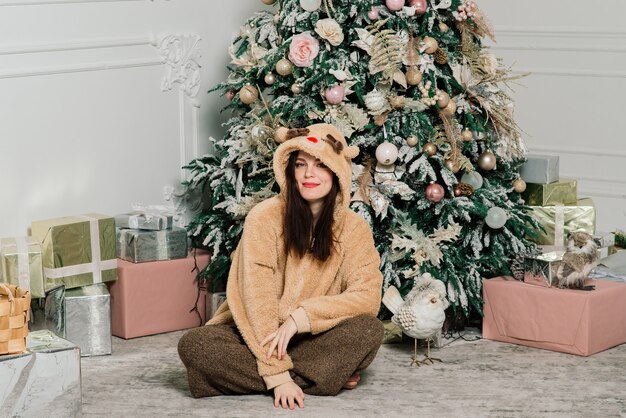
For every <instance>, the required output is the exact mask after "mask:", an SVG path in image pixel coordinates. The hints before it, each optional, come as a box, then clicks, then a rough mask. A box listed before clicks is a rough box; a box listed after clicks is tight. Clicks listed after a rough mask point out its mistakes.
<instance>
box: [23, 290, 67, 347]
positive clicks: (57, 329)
mask: <svg viewBox="0 0 626 418" xmlns="http://www.w3.org/2000/svg"><path fill="white" fill-rule="evenodd" d="M30 308H31V315H30V323H29V324H28V329H29V331H39V330H44V329H46V330H49V331H52V332H54V333H55V334H56V335H57V336H59V337H61V338H65V286H63V285H59V286H57V287H55V288H53V289H50V290H48V291H47V292H46V296H45V297H43V298H39V299H33V300H32V301H31V303H30Z"/></svg>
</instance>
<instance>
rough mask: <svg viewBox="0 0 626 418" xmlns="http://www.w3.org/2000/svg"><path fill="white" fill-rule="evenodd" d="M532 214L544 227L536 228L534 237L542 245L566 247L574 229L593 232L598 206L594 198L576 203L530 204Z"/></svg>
mask: <svg viewBox="0 0 626 418" xmlns="http://www.w3.org/2000/svg"><path fill="white" fill-rule="evenodd" d="M530 209H531V210H530V215H531V216H532V217H533V218H535V219H536V220H537V221H538V222H539V224H541V226H542V227H543V228H544V231H542V230H540V229H538V230H536V231H535V232H536V234H537V237H536V238H533V241H535V243H537V244H540V245H554V246H557V247H564V246H565V244H566V242H565V240H566V239H567V235H568V234H569V233H570V232H574V231H584V232H587V233H588V234H592V235H593V233H594V231H595V228H596V208H595V206H594V204H593V200H591V199H589V198H585V199H579V200H578V202H576V204H570V205H554V206H530Z"/></svg>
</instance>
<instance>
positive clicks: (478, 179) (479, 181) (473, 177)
mask: <svg viewBox="0 0 626 418" xmlns="http://www.w3.org/2000/svg"><path fill="white" fill-rule="evenodd" d="M461 181H462V182H463V183H467V184H469V185H470V186H472V187H473V188H474V190H478V189H480V188H481V187H483V176H481V175H480V173H479V172H478V171H472V172H471V173H465V174H463V176H462V177H461Z"/></svg>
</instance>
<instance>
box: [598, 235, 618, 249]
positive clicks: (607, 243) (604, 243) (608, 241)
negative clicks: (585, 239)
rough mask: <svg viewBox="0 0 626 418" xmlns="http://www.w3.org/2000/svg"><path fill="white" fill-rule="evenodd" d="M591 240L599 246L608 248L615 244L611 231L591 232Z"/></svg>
mask: <svg viewBox="0 0 626 418" xmlns="http://www.w3.org/2000/svg"><path fill="white" fill-rule="evenodd" d="M593 241H594V242H595V243H596V245H597V246H598V247H599V248H603V247H607V248H608V247H611V246H613V245H615V234H614V233H612V232H596V233H595V234H593Z"/></svg>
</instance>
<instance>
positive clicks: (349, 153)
mask: <svg viewBox="0 0 626 418" xmlns="http://www.w3.org/2000/svg"><path fill="white" fill-rule="evenodd" d="M343 155H344V156H345V157H346V158H349V159H351V160H352V159H354V158H356V156H357V155H359V147H355V146H350V147H348V148H346V149H344V150H343Z"/></svg>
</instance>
